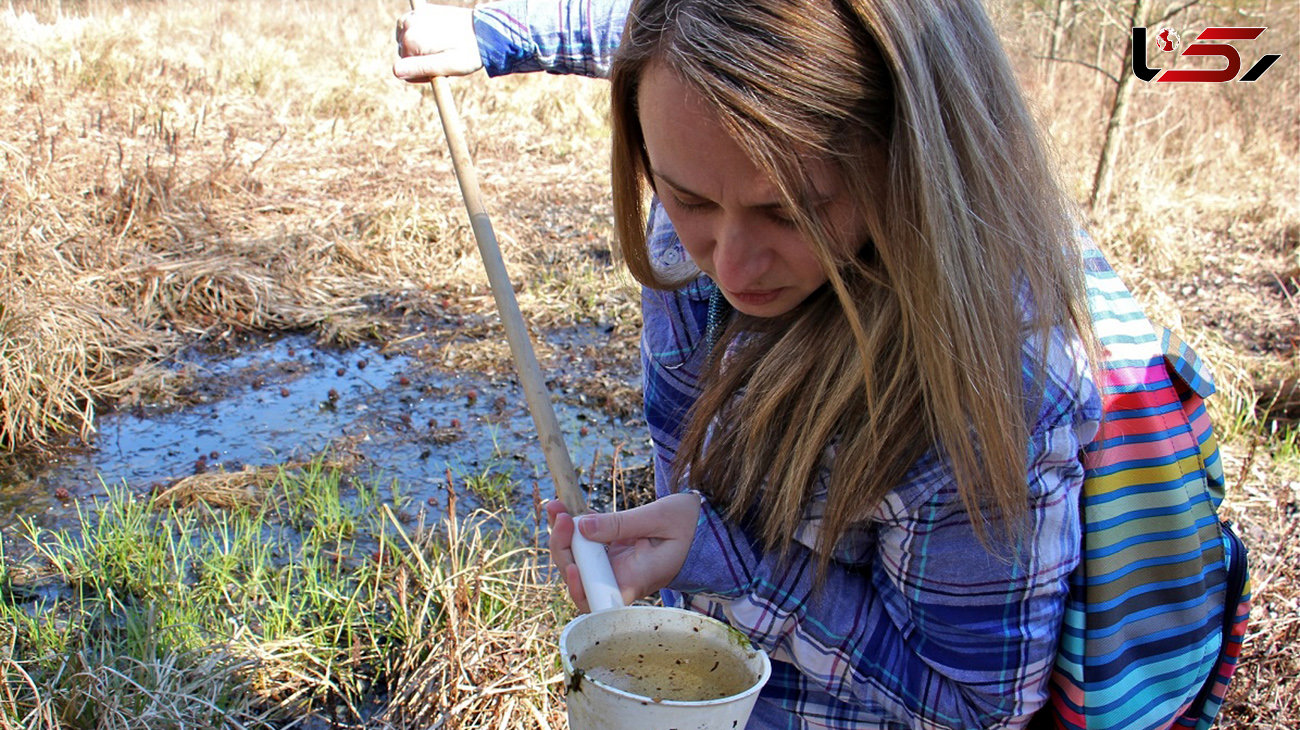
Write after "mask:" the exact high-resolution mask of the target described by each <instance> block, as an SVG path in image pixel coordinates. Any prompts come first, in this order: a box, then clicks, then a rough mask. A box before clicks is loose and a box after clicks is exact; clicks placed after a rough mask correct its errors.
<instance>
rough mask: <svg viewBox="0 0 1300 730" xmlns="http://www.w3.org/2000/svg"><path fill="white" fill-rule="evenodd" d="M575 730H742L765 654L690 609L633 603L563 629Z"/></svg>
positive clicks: (761, 679)
mask: <svg viewBox="0 0 1300 730" xmlns="http://www.w3.org/2000/svg"><path fill="white" fill-rule="evenodd" d="M560 659H561V663H562V664H563V665H564V676H565V681H566V686H567V703H568V711H569V728H570V730H663V728H677V729H678V730H738V729H739V728H744V727H745V723H746V722H747V721H748V720H749V714H750V713H751V712H752V711H753V709H754V703H755V702H756V701H757V700H758V692H759V690H760V689H762V688H763V685H764V684H766V683H767V679H768V677H769V676H771V673H772V665H771V662H770V661H769V660H768V657H767V654H765V653H764V652H763V651H762V650H761V649H757V648H755V647H754V646H753V645H752V644H751V643H750V642H749V639H748V638H746V637H745V635H744V634H741V633H740V632H739V631H736V630H735V629H733V628H731V627H730V626H727V625H726V624H724V623H722V622H721V621H718V620H716V619H713V618H710V617H708V616H705V615H703V614H699V613H695V612H693V611H686V610H683V609H679V608H665V607H658V606H628V607H624V608H611V609H607V610H604V611H599V612H597V613H588V614H584V615H582V616H579V617H578V618H576V619H574V620H572V621H570V622H569V623H568V625H566V626H565V627H564V630H563V631H562V632H561V633H560Z"/></svg>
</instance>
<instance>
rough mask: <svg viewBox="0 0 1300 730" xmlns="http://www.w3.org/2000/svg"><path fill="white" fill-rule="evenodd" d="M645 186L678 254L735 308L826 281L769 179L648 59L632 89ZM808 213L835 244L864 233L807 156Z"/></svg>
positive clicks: (775, 302) (748, 308) (696, 99)
mask: <svg viewBox="0 0 1300 730" xmlns="http://www.w3.org/2000/svg"><path fill="white" fill-rule="evenodd" d="M637 106H638V114H639V118H640V122H641V131H642V134H643V136H644V138H645V145H646V152H647V153H648V155H649V158H650V167H651V170H650V172H651V176H652V179H653V183H654V190H655V193H656V194H657V195H658V196H659V200H660V202H661V203H662V204H663V206H664V210H665V212H667V213H668V217H669V219H671V220H672V222H673V227H674V228H675V229H676V230H677V235H678V236H679V237H680V238H681V241H682V245H683V246H684V247H685V248H686V252H687V254H689V255H690V257H691V259H692V260H693V261H694V262H695V265H696V266H698V267H700V269H701V270H702V271H704V273H706V274H708V275H709V277H710V278H711V279H713V281H714V282H715V283H716V284H717V285H718V287H719V288H720V289H721V290H722V293H723V295H724V296H725V297H726V298H727V301H729V302H731V305H732V306H734V307H735V308H736V309H737V310H739V311H741V312H743V313H745V314H748V315H751V316H755V317H776V316H779V315H782V314H785V313H786V312H789V311H790V310H792V309H794V308H795V307H796V306H798V304H799V303H800V302H802V301H803V300H804V299H805V298H807V297H808V295H809V294H811V293H812V292H814V291H815V290H817V289H818V288H819V287H820V286H821V285H822V284H824V283H826V272H825V271H823V270H822V266H821V263H820V262H818V260H817V256H816V255H815V254H814V253H813V249H812V245H811V244H810V243H809V241H808V240H807V238H805V237H804V235H803V234H802V233H800V231H799V229H798V228H797V227H795V225H794V222H793V220H792V218H791V215H790V212H789V211H788V210H787V209H786V206H785V205H784V204H783V203H782V202H781V197H780V195H779V193H778V191H777V188H776V186H775V185H773V184H772V182H771V180H770V179H769V178H768V177H767V176H766V175H764V174H763V173H762V172H761V171H760V170H759V168H758V167H757V166H756V165H755V164H754V163H753V162H752V161H751V160H750V159H749V157H748V156H746V155H745V152H744V150H742V149H741V148H740V146H739V145H738V144H736V142H735V141H734V140H733V139H732V138H731V137H730V136H729V135H728V134H727V132H726V130H725V129H724V128H723V127H722V125H721V123H720V122H719V120H718V116H717V114H716V112H715V111H714V110H713V109H712V108H711V107H709V106H708V105H707V104H706V103H705V101H704V99H703V98H702V97H701V96H700V95H699V94H698V93H696V92H695V91H693V90H692V89H690V88H689V87H687V86H686V85H685V84H683V83H682V82H681V81H679V80H678V78H677V76H676V74H674V73H673V72H672V71H671V70H669V69H668V68H666V67H664V66H663V65H662V64H659V63H655V62H652V63H651V64H649V65H648V66H647V67H646V70H645V72H644V74H643V76H642V78H641V83H640V90H639V91H638V97H637ZM806 169H807V172H808V174H809V176H810V177H811V178H812V181H813V186H814V190H813V191H812V193H811V195H810V198H811V199H812V200H813V201H814V204H815V206H816V210H815V211H812V212H813V215H814V216H816V217H818V218H819V219H820V220H822V221H825V222H826V223H828V224H829V225H830V229H831V230H832V231H836V232H837V234H836V235H837V237H838V238H840V239H841V240H842V242H843V245H844V247H845V249H844V250H845V251H850V250H855V249H856V248H858V246H859V245H860V244H861V243H862V242H863V241H865V240H866V237H867V226H866V216H865V215H864V214H863V213H862V212H861V211H860V210H858V207H857V206H855V205H854V204H853V203H852V201H851V200H850V199H849V195H848V190H847V186H846V185H845V184H844V180H843V178H842V176H841V175H840V174H839V173H838V172H837V171H836V170H835V168H834V167H833V166H831V165H830V164H829V163H826V162H823V161H818V160H810V161H809V163H808V166H807V168H806Z"/></svg>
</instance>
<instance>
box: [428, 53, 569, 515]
mask: <svg viewBox="0 0 1300 730" xmlns="http://www.w3.org/2000/svg"><path fill="white" fill-rule="evenodd" d="M432 83H433V98H434V100H435V101H436V102H437V103H438V116H439V117H440V118H441V119H442V130H443V133H444V134H445V135H446V137H447V146H448V148H449V149H450V150H451V163H452V167H453V168H454V169H455V171H456V181H457V182H458V183H459V184H460V193H461V197H463V198H464V199H465V209H466V210H467V211H469V221H470V226H471V227H472V228H473V229H474V240H475V241H476V242H478V252H479V255H480V256H481V257H482V259H483V267H484V269H486V270H487V276H488V283H489V284H491V286H492V297H493V298H494V299H495V300H496V304H497V310H498V311H499V312H500V314H501V324H502V325H503V326H504V327H505V330H506V339H507V340H508V341H509V343H510V354H511V355H512V356H513V357H514V361H515V370H516V372H517V373H518V375H519V384H520V385H521V386H523V389H524V397H525V398H526V399H527V401H528V411H529V412H530V413H531V414H532V416H533V424H534V425H535V426H536V427H537V436H538V438H539V439H540V440H541V442H542V451H543V453H544V454H545V455H546V466H547V468H548V469H549V470H550V472H551V479H552V480H554V482H555V493H556V496H558V497H559V498H560V501H561V502H564V506H565V507H567V508H568V510H569V513H570V514H573V515H579V514H582V513H584V512H586V511H587V503H586V500H585V499H584V498H583V495H582V490H581V489H580V488H579V486H578V473H577V471H575V470H574V468H573V461H572V460H571V459H570V458H569V450H568V449H567V448H566V447H565V445H564V436H563V434H561V432H560V423H559V421H558V420H557V419H556V418H555V408H554V407H553V406H552V404H551V397H550V394H549V393H548V392H547V390H546V380H545V379H544V377H543V375H542V369H541V366H539V365H538V364H537V355H536V354H535V353H534V352H533V344H532V341H531V340H530V339H529V337H528V326H527V325H526V324H525V323H524V317H523V314H522V313H521V312H520V311H519V302H518V301H517V300H516V299H515V290H514V287H513V286H511V284H510V275H509V274H508V273H507V272H506V264H505V260H504V259H503V258H502V256H501V246H500V245H498V244H497V237H496V233H494V232H493V230H492V221H491V220H490V219H489V218H488V214H487V209H486V208H485V207H484V205H483V196H482V194H481V193H480V192H479V187H478V173H477V172H476V171H475V169H474V160H473V158H472V157H471V156H470V153H469V146H468V145H467V144H466V143H465V125H464V124H463V123H462V122H461V119H460V115H459V114H458V113H457V111H456V101H455V99H453V98H452V96H451V86H450V84H449V83H448V82H447V79H446V78H444V77H442V76H436V77H434V79H433V81H432Z"/></svg>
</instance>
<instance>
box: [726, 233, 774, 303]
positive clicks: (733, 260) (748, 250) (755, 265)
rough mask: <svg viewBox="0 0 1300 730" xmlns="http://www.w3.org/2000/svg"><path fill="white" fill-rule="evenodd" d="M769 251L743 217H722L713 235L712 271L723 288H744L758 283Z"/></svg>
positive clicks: (765, 265)
mask: <svg viewBox="0 0 1300 730" xmlns="http://www.w3.org/2000/svg"><path fill="white" fill-rule="evenodd" d="M770 258H771V256H770V254H769V252H768V251H767V248H766V247H765V246H764V245H763V244H762V241H761V239H760V237H759V236H756V235H755V231H754V230H753V227H752V226H750V225H748V224H746V222H745V221H744V220H739V219H735V218H732V217H729V216H724V217H723V218H722V220H721V221H720V222H719V225H718V227H717V229H716V231H715V233H714V238H713V271H714V275H715V276H716V277H717V279H718V284H720V285H721V286H722V287H723V288H724V289H729V290H731V291H745V290H747V289H750V288H753V287H754V285H755V284H758V283H759V279H760V278H761V277H762V275H763V273H764V272H765V271H766V270H767V267H768V264H769V261H770Z"/></svg>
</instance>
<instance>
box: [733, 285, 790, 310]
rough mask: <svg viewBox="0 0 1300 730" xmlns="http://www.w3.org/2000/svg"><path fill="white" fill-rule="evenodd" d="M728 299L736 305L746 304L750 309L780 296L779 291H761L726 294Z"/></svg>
mask: <svg viewBox="0 0 1300 730" xmlns="http://www.w3.org/2000/svg"><path fill="white" fill-rule="evenodd" d="M728 294H730V298H731V299H732V300H733V301H735V302H736V303H737V304H748V305H749V306H751V307H756V306H761V305H763V304H768V303H771V302H773V301H775V300H776V298H777V297H779V296H780V295H781V290H780V289H761V290H756V291H740V292H728Z"/></svg>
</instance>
